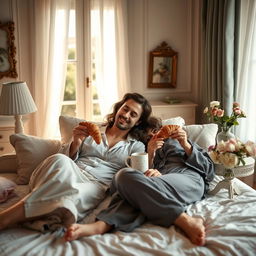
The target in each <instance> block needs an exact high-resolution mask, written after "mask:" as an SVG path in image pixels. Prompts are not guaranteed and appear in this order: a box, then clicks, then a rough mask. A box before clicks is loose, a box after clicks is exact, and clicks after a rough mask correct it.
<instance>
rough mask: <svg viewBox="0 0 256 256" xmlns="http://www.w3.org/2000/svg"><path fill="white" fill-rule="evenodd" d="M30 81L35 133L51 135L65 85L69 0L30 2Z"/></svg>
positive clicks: (56, 120)
mask: <svg viewBox="0 0 256 256" xmlns="http://www.w3.org/2000/svg"><path fill="white" fill-rule="evenodd" d="M30 4H31V5H32V6H31V7H32V21H31V27H32V43H31V45H33V51H32V52H33V55H32V69H33V72H32V81H33V84H34V86H35V102H36V105H37V108H38V112H37V115H36V135H37V136H40V137H43V138H53V137H54V136H55V134H56V130H57V127H58V117H59V114H60V107H61V101H62V100H63V91H64V85H65V72H66V64H65V63H66V58H67V57H66V56H67V36H68V25H69V11H70V8H71V0H40V1H35V0H34V1H31V2H30Z"/></svg>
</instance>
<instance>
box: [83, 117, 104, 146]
mask: <svg viewBox="0 0 256 256" xmlns="http://www.w3.org/2000/svg"><path fill="white" fill-rule="evenodd" d="M79 125H83V126H85V127H86V128H87V130H88V132H89V135H91V136H92V137H93V139H94V140H95V142H96V143H97V144H100V142H101V133H100V129H99V127H98V126H97V125H96V124H94V123H90V122H80V123H79Z"/></svg>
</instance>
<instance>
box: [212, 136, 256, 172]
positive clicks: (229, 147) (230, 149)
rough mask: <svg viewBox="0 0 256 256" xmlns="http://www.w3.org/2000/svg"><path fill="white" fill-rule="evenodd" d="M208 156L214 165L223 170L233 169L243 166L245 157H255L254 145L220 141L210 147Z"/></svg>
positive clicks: (234, 140)
mask: <svg viewBox="0 0 256 256" xmlns="http://www.w3.org/2000/svg"><path fill="white" fill-rule="evenodd" d="M208 151H209V156H210V157H211V159H212V161H213V162H214V163H216V164H222V165H223V166H224V167H225V168H227V169H230V168H234V167H236V166H238V165H240V164H243V165H245V161H244V158H245V157H250V156H251V157H255V156H256V144H255V143H254V142H252V141H247V142H246V143H242V142H241V141H240V140H238V139H229V140H228V141H220V142H219V143H217V144H216V145H214V146H210V147H209V149H208Z"/></svg>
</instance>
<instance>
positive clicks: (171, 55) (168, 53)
mask: <svg viewBox="0 0 256 256" xmlns="http://www.w3.org/2000/svg"><path fill="white" fill-rule="evenodd" d="M177 60H178V53H177V52H175V51H174V50H173V49H172V48H171V47H170V46H168V44H167V43H166V42H162V43H161V45H159V46H158V47H156V48H155V49H154V50H153V51H151V52H150V55H149V72H148V87H149V88H175V87H176V82H177Z"/></svg>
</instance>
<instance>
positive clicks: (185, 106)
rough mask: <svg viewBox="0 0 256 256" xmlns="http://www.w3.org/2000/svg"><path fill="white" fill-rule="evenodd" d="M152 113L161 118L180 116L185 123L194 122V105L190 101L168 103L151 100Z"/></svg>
mask: <svg viewBox="0 0 256 256" xmlns="http://www.w3.org/2000/svg"><path fill="white" fill-rule="evenodd" d="M150 104H151V106H152V112H153V115H155V116H157V117H160V118H161V119H169V118H171V117H176V116H180V117H182V118H183V119H184V120H185V124H186V125H189V124H195V113H196V106H197V104H195V103H194V102H192V101H181V102H180V103H174V104H168V103H165V102H163V101H151V102H150Z"/></svg>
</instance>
